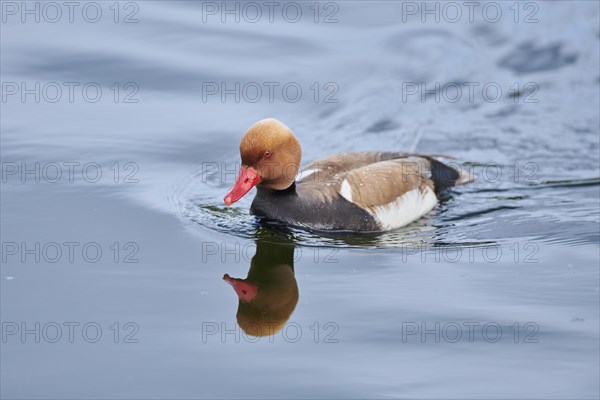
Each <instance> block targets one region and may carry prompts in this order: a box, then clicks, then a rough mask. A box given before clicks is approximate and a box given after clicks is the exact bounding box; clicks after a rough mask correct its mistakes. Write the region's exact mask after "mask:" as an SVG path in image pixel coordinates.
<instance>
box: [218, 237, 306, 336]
mask: <svg viewBox="0 0 600 400" xmlns="http://www.w3.org/2000/svg"><path fill="white" fill-rule="evenodd" d="M223 280H224V281H225V282H227V283H228V284H229V285H231V286H232V287H233V290H234V291H235V293H236V295H237V297H238V309H237V313H236V319H237V323H238V326H239V327H241V328H242V330H243V331H244V332H245V333H246V334H248V335H250V336H255V337H262V336H272V335H274V334H276V333H277V332H279V331H280V330H281V329H282V328H283V326H284V325H285V323H286V322H287V321H288V320H289V318H290V316H291V315H292V313H293V312H294V309H295V308H296V305H297V304H298V298H299V293H298V283H297V282H296V277H295V275H294V246H293V245H291V244H290V243H287V242H285V241H283V240H280V239H276V240H275V241H271V240H258V241H257V242H256V254H255V255H254V257H252V261H251V262H250V269H249V271H248V276H247V277H246V278H245V279H241V278H233V277H231V276H230V275H229V274H225V275H224V276H223Z"/></svg>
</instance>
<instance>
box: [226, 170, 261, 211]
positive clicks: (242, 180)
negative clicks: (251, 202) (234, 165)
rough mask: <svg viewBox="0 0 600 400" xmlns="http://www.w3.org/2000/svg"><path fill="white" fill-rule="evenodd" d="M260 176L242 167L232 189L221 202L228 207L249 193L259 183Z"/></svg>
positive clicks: (254, 171)
mask: <svg viewBox="0 0 600 400" xmlns="http://www.w3.org/2000/svg"><path fill="white" fill-rule="evenodd" d="M260 179H261V178H260V175H259V174H258V172H257V171H256V170H255V169H254V168H252V167H246V166H243V165H242V167H241V168H240V174H239V175H238V178H237V179H236V181H235V183H234V184H233V186H232V188H231V189H229V192H227V194H226V195H225V198H224V199H223V201H224V202H225V204H226V205H228V206H230V205H232V204H233V203H235V202H236V201H238V200H239V199H241V198H242V197H244V195H245V194H246V193H248V192H249V191H250V189H252V188H253V187H254V186H256V185H258V184H259V183H260Z"/></svg>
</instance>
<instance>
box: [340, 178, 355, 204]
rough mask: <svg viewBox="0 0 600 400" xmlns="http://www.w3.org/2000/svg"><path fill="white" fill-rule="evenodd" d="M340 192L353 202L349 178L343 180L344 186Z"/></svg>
mask: <svg viewBox="0 0 600 400" xmlns="http://www.w3.org/2000/svg"><path fill="white" fill-rule="evenodd" d="M340 194H341V195H342V197H343V198H345V199H346V200H348V201H349V202H352V188H351V187H350V183H349V182H348V179H344V181H343V182H342V187H340Z"/></svg>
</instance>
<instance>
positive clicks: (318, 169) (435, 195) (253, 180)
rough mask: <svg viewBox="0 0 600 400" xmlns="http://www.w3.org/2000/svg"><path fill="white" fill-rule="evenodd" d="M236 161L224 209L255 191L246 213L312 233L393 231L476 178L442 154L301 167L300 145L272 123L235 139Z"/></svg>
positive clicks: (396, 154) (389, 155)
mask: <svg viewBox="0 0 600 400" xmlns="http://www.w3.org/2000/svg"><path fill="white" fill-rule="evenodd" d="M240 157H241V166H240V170H239V174H238V176H237V179H236V181H235V183H234V184H233V186H232V187H231V189H230V190H229V191H228V192H227V194H226V195H225V197H224V199H223V201H224V203H225V205H227V206H231V205H232V204H233V203H235V202H236V201H238V200H240V199H241V198H242V197H243V196H245V195H246V194H247V193H248V192H249V191H250V190H251V189H252V188H254V187H256V195H255V197H254V200H253V201H252V204H251V206H250V213H251V214H253V215H255V216H256V217H259V218H262V219H266V220H267V221H277V222H279V223H283V224H286V225H290V226H293V227H300V228H307V229H313V230H324V231H349V232H383V231H389V230H393V229H397V228H400V227H403V226H406V225H408V224H410V223H412V222H414V221H416V220H417V219H419V218H421V217H423V216H424V215H426V214H427V213H429V212H430V211H431V210H433V209H434V208H435V207H436V206H437V205H438V203H439V199H440V197H441V195H442V193H443V192H444V191H445V190H446V189H448V188H450V187H452V186H455V185H460V184H465V183H468V182H471V181H472V180H473V176H472V175H471V174H469V173H467V172H465V171H463V170H462V169H460V168H455V167H451V166H449V165H446V164H444V163H443V162H441V161H439V160H438V159H437V158H441V156H439V155H430V154H417V153H411V152H401V151H385V152H347V153H340V154H334V155H331V156H328V157H324V158H321V159H318V160H316V161H313V162H312V163H309V164H308V165H306V166H305V167H303V168H301V166H300V163H301V158H302V148H301V146H300V142H299V141H298V139H297V138H296V135H295V134H294V132H293V131H292V130H291V129H290V128H289V127H288V126H286V125H285V124H283V123H282V122H280V121H279V120H277V119H275V118H267V119H263V120H260V121H258V122H256V123H255V124H254V125H252V126H251V127H250V129H248V131H247V132H246V133H245V134H244V136H243V137H242V139H241V141H240Z"/></svg>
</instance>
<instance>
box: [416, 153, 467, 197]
mask: <svg viewBox="0 0 600 400" xmlns="http://www.w3.org/2000/svg"><path fill="white" fill-rule="evenodd" d="M426 157H427V159H428V160H429V162H430V163H431V180H433V183H434V186H435V193H436V194H440V193H441V192H443V191H444V190H446V189H448V188H450V187H452V186H456V185H464V184H466V183H469V182H473V181H474V180H475V176H473V174H471V173H469V172H468V171H466V170H464V169H462V168H460V167H459V166H456V165H453V166H449V165H446V164H444V163H443V162H441V161H439V160H436V159H435V158H433V157H440V158H441V157H444V158H452V157H446V156H443V155H438V154H436V155H433V154H428V155H426ZM452 159H453V158H452Z"/></svg>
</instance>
